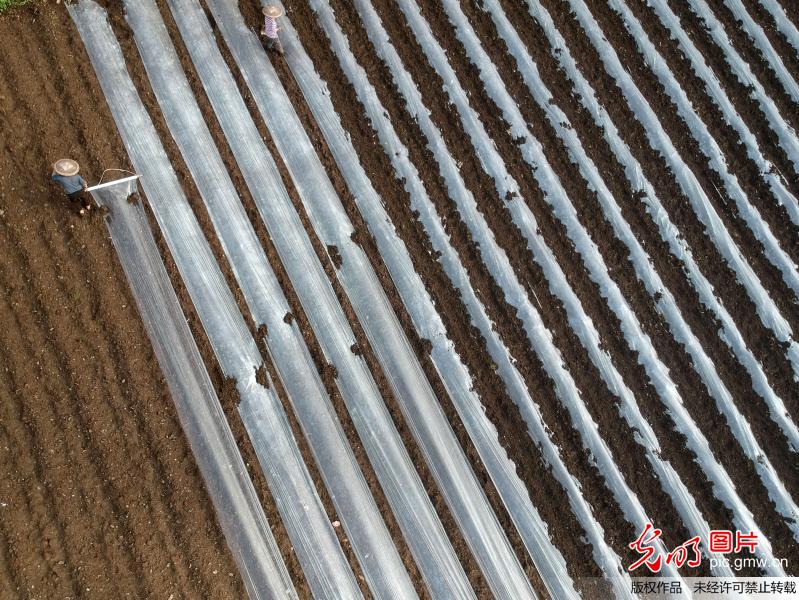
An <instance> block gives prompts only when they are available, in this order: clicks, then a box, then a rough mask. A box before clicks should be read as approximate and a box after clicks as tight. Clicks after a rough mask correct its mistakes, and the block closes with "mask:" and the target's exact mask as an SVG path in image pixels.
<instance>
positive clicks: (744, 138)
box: [624, 1, 799, 226]
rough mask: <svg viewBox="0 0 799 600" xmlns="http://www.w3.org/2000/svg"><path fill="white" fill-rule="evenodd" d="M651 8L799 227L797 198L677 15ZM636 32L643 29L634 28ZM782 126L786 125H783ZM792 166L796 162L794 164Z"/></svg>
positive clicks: (792, 152)
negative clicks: (768, 158)
mask: <svg viewBox="0 0 799 600" xmlns="http://www.w3.org/2000/svg"><path fill="white" fill-rule="evenodd" d="M650 6H651V8H652V10H653V11H655V14H657V16H658V18H659V19H660V21H661V22H662V23H663V25H664V26H665V27H666V28H667V29H668V30H669V33H670V34H671V36H672V37H673V38H674V39H676V40H677V43H678V44H679V48H680V50H682V52H683V54H684V55H685V57H686V58H687V59H688V60H689V61H690V62H691V67H692V68H693V70H694V73H695V74H696V75H697V77H699V78H700V79H701V80H702V81H704V82H705V91H706V92H707V94H708V96H709V97H710V98H711V99H712V100H713V102H714V103H715V104H716V106H717V107H718V108H719V110H720V111H721V113H722V115H724V119H725V121H726V122H727V123H729V124H730V125H731V126H732V128H733V129H734V130H735V132H736V133H737V134H738V136H739V138H740V140H741V142H742V143H743V145H744V146H745V148H746V155H747V157H749V160H751V161H752V162H753V163H754V164H755V166H756V167H757V168H758V170H759V171H760V176H761V177H762V178H763V180H764V181H766V183H768V186H769V189H770V190H771V192H772V194H774V197H775V198H776V199H777V202H779V203H780V204H781V205H782V206H784V207H785V210H786V212H787V213H788V216H789V217H790V219H791V221H792V222H793V223H794V225H798V226H799V203H798V202H797V200H796V197H794V196H793V194H791V192H790V191H788V190H787V189H786V187H785V185H784V184H783V179H782V177H781V175H780V173H779V172H778V171H776V167H775V166H774V165H773V164H772V163H771V162H770V161H768V160H767V159H766V158H765V157H764V156H763V154H762V152H761V151H760V147H759V144H758V141H757V138H756V137H755V136H754V134H753V133H752V131H751V130H750V129H749V127H748V126H747V124H746V123H745V122H744V120H743V118H742V117H741V115H740V114H739V113H738V111H737V110H735V106H733V104H732V102H731V101H730V99H729V97H728V96H727V93H726V92H725V91H724V89H723V88H722V86H721V83H720V82H719V80H718V78H717V77H716V75H715V73H713V71H712V70H711V69H710V67H708V65H707V63H706V62H705V58H704V56H703V55H702V53H701V52H700V51H699V50H697V48H696V46H694V43H693V41H692V40H691V38H690V37H689V36H688V34H687V33H686V32H685V30H684V29H683V28H682V26H681V25H680V21H679V19H678V18H677V15H675V14H674V13H673V12H672V10H671V8H670V7H669V5H668V4H667V3H666V2H657V1H655V2H652V3H650ZM624 18H625V19H628V18H629V19H633V20H634V19H635V17H634V16H633V15H632V13H629V14H625V15H624ZM637 31H642V30H641V29H638V28H637ZM640 43H645V44H646V45H647V46H648V47H650V48H651V43H649V42H648V40H647V41H646V42H644V41H643V40H641V41H639V44H640ZM778 115H779V113H778ZM780 118H781V117H780ZM781 127H787V126H786V125H785V124H784V122H783V123H782V124H781ZM787 140H788V141H790V144H788V146H787V147H783V150H785V152H786V153H787V154H788V156H789V157H791V156H793V158H794V160H795V161H796V160H797V159H799V154H797V152H796V151H797V150H799V146H798V145H797V144H796V143H795V142H796V139H795V138H794V137H793V136H787ZM794 164H797V163H796V162H795V163H794Z"/></svg>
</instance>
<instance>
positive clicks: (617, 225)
mask: <svg viewBox="0 0 799 600" xmlns="http://www.w3.org/2000/svg"><path fill="white" fill-rule="evenodd" d="M447 5H448V2H447ZM485 6H486V7H487V8H488V10H490V11H491V14H492V17H493V18H494V21H495V22H496V23H497V25H498V31H499V33H500V35H501V36H502V37H503V39H504V40H505V41H506V44H507V45H508V48H509V49H511V53H512V54H513V55H514V56H515V57H516V59H517V61H518V64H519V66H520V69H521V70H522V71H523V73H524V77H525V80H526V82H527V85H528V88H529V89H530V93H531V95H532V96H533V97H534V98H535V100H536V102H538V104H539V106H540V107H541V108H542V110H543V111H544V112H545V113H546V115H547V117H548V119H549V122H550V124H551V125H552V127H553V128H554V129H555V131H556V132H557V134H558V137H559V138H560V139H561V140H562V141H563V142H564V144H565V145H566V147H567V148H568V150H569V154H570V156H571V158H572V160H573V161H574V162H575V163H576V164H577V166H578V168H579V170H580V172H581V174H582V175H583V177H584V178H585V180H586V182H588V183H589V185H590V186H591V187H592V188H593V189H594V190H595V191H596V193H597V200H598V201H599V203H600V205H601V206H602V210H603V213H604V216H605V218H606V219H607V220H608V221H609V222H610V224H611V225H612V227H613V230H614V233H615V234H616V236H617V238H618V239H619V240H620V241H622V242H623V243H624V244H625V246H626V247H627V248H628V249H629V251H630V259H631V262H632V264H633V267H634V268H635V272H636V275H637V276H638V278H639V279H640V280H641V281H642V282H643V283H644V285H645V287H646V290H647V292H648V293H649V294H650V296H651V297H652V298H653V301H654V303H655V306H656V308H657V310H658V312H660V313H661V314H662V315H663V317H664V318H665V320H666V322H667V323H668V325H669V328H670V330H671V332H672V334H673V335H674V337H675V339H676V340H677V341H678V342H679V343H680V344H682V345H684V346H685V348H686V349H687V350H688V352H689V353H690V355H691V357H692V359H693V361H694V368H695V369H696V371H697V373H698V374H699V376H700V377H701V379H702V381H703V382H704V384H705V386H706V387H707V389H708V391H709V392H710V393H711V395H712V397H713V398H714V399H715V400H716V403H717V406H718V408H719V411H720V412H721V413H722V414H723V415H724V416H725V418H726V420H727V422H728V424H729V426H730V429H731V430H732V432H733V435H734V436H735V437H736V439H737V440H738V442H739V444H740V445H741V448H742V449H743V451H744V453H745V454H746V455H747V457H749V458H750V459H751V460H752V461H753V464H754V467H755V469H756V470H757V471H758V472H759V473H760V476H761V478H762V480H763V483H764V485H765V486H766V488H767V490H768V491H769V494H770V496H771V498H772V499H773V500H774V502H775V504H776V505H777V506H779V507H780V510H781V512H782V514H783V515H784V516H785V517H786V518H788V519H790V520H794V519H795V518H796V517H797V516H799V509H797V507H796V505H795V503H794V502H793V500H792V499H791V497H790V496H789V495H788V493H787V492H786V490H785V489H784V485H783V484H782V482H781V480H780V478H779V477H778V476H777V474H776V473H775V471H774V469H773V467H772V465H771V464H770V462H769V461H768V459H767V458H765V455H764V453H763V451H762V450H761V448H760V446H759V444H758V442H757V441H756V439H755V437H754V435H753V433H752V430H751V427H750V426H749V423H748V422H747V420H746V419H745V418H744V416H743V415H741V413H740V412H739V411H738V409H737V407H736V405H735V403H734V401H733V399H732V397H731V395H730V393H729V391H728V390H727V388H726V386H725V385H724V384H723V382H722V381H721V380H720V379H719V377H718V375H717V373H716V371H715V367H714V365H713V362H712V361H711V359H710V358H709V357H708V356H707V354H706V353H705V351H704V349H703V348H702V345H701V343H700V341H699V340H698V339H697V338H696V336H695V335H694V333H693V332H692V331H691V329H690V326H689V325H688V324H687V323H686V322H685V320H684V318H683V316H682V314H681V312H680V310H679V307H678V306H677V303H676V301H675V299H674V297H673V295H672V293H671V292H670V290H668V288H666V287H665V285H664V284H663V282H662V280H661V279H660V276H659V275H658V274H657V272H656V270H655V268H654V265H653V264H652V262H651V259H650V258H649V256H648V255H647V253H646V251H645V250H644V249H643V247H642V246H641V244H640V242H639V241H638V240H637V238H636V236H635V234H634V233H633V231H632V230H631V229H630V227H629V225H628V223H627V222H626V221H625V220H624V217H623V215H622V213H621V209H620V208H619V206H618V204H617V203H616V201H615V199H614V198H613V196H612V193H611V192H610V190H609V189H608V187H607V185H606V184H605V182H604V180H603V178H602V176H601V175H600V173H599V170H598V169H597V167H596V165H595V164H594V163H593V161H592V160H591V159H590V157H588V156H587V154H586V152H585V150H584V148H583V146H582V143H581V142H580V140H579V138H578V136H577V134H576V133H575V132H574V129H573V128H572V127H571V124H570V123H569V119H568V117H567V116H566V115H565V114H564V113H563V111H562V110H560V109H559V108H558V107H557V106H556V105H555V103H554V102H553V101H552V100H553V99H552V94H551V93H550V92H549V90H548V89H547V87H546V84H545V83H544V82H543V81H542V80H541V78H540V76H539V75H538V72H537V69H536V67H535V64H533V62H532V60H531V58H530V56H529V54H527V52H526V50H525V49H524V47H523V45H522V44H521V41H520V40H519V38H518V36H517V35H516V33H515V31H513V30H512V28H511V27H510V24H509V23H508V22H507V19H505V18H504V15H502V14H501V11H498V10H497V8H498V6H497V3H496V0H485ZM463 27H464V25H463V24H461V25H459V28H461V29H462V28H463ZM462 35H465V34H462ZM468 41H469V40H465V44H466V47H467V52H469V53H470V54H471V53H473V52H477V51H478V50H477V48H475V46H474V43H472V44H469V43H468ZM479 61H480V58H477V59H476V60H475V62H479ZM495 101H497V103H498V105H499V106H500V107H501V108H502V109H503V114H505V115H506V120H508V121H509V122H511V123H514V124H515V125H514V131H513V134H514V136H519V135H522V134H523V135H525V136H529V135H531V134H530V133H529V132H527V131H526V128H525V129H518V130H517V129H516V127H519V128H523V127H524V125H523V122H520V121H519V120H518V117H519V116H520V115H516V116H515V117H514V116H509V115H508V112H510V111H513V110H514V109H513V106H512V105H509V103H510V102H511V100H510V97H509V96H507V94H505V95H503V97H500V98H495ZM558 198H562V199H563V200H559V199H558ZM553 201H554V202H560V203H565V202H566V200H565V195H563V196H562V197H554V198H553ZM563 210H567V211H570V212H571V213H572V214H571V215H567V216H566V220H569V221H571V222H572V223H573V225H571V226H570V228H571V227H577V224H576V223H574V219H575V218H576V215H575V214H574V209H573V208H572V207H571V206H570V205H568V206H563V207H561V208H560V209H556V214H558V215H559V216H560V215H562V211H563ZM574 242H575V245H576V246H577V247H578V248H581V247H582V248H584V249H586V250H587V251H589V252H592V249H591V246H590V245H588V244H587V242H586V238H585V236H582V241H580V240H574ZM603 295H604V294H603ZM608 296H612V294H608ZM617 301H618V297H617ZM617 304H618V302H617ZM639 351H640V350H639ZM758 372H759V373H760V374H761V375H762V369H759V365H758ZM765 387H766V391H767V394H766V399H767V403H768V404H769V407H770V408H771V409H772V417H773V418H774V420H775V422H776V423H778V424H779V425H780V426H781V427H782V428H783V431H784V433H785V435H786V438H787V439H788V441H789V443H790V444H791V445H792V446H793V447H794V448H799V437H797V432H796V426H795V424H794V423H793V421H792V420H791V419H790V418H789V417H788V415H787V411H786V409H785V406H784V403H783V402H782V400H781V399H780V398H779V397H777V396H776V395H775V394H774V392H773V391H772V390H771V389H770V387H768V382H767V381H766V382H765Z"/></svg>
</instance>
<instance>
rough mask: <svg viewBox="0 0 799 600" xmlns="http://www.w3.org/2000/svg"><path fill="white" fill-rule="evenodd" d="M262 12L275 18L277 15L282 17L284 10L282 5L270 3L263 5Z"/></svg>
mask: <svg viewBox="0 0 799 600" xmlns="http://www.w3.org/2000/svg"><path fill="white" fill-rule="evenodd" d="M264 14H265V15H266V16H267V17H270V18H272V19H277V18H278V17H282V16H283V15H284V14H285V11H284V10H283V7H282V6H277V5H276V4H270V5H269V6H264Z"/></svg>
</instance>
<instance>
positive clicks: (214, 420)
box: [70, 4, 296, 598]
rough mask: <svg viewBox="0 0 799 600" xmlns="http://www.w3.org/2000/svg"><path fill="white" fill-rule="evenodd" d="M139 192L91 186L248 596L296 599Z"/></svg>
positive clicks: (76, 10)
mask: <svg viewBox="0 0 799 600" xmlns="http://www.w3.org/2000/svg"><path fill="white" fill-rule="evenodd" d="M70 10H71V12H72V14H73V17H74V18H75V19H76V22H83V21H84V19H92V18H93V17H92V16H91V15H95V16H96V15H98V13H96V12H94V11H93V9H92V8H91V7H89V8H88V11H89V12H88V13H86V12H84V11H86V10H87V7H86V5H85V4H81V5H79V6H77V7H75V6H73V7H71V9H70ZM82 33H84V34H85V33H86V30H85V29H82ZM90 35H91V34H89V36H90ZM90 43H91V42H90ZM136 191H137V188H136V184H135V182H133V181H128V182H126V183H120V184H116V185H114V184H111V185H108V186H104V187H102V188H99V189H96V190H94V191H92V196H93V197H94V199H95V200H96V201H97V203H98V204H99V205H100V206H103V207H106V208H107V209H108V211H109V212H108V215H107V216H106V219H105V221H106V225H107V227H108V230H109V232H110V233H111V239H112V241H113V244H114V247H115V248H116V250H117V254H118V255H119V259H120V262H121V263H122V267H123V269H124V271H125V275H126V276H127V279H128V283H129V284H130V287H131V290H132V291H133V297H134V298H135V299H136V304H137V306H138V307H139V312H140V314H141V316H142V320H143V321H144V325H145V327H146V329H147V333H148V335H149V337H150V340H151V341H152V344H153V349H154V351H155V355H156V357H157V359H158V363H159V365H160V366H161V371H162V372H163V374H164V378H165V379H166V381H167V384H168V386H169V390H170V392H171V394H172V399H173V401H174V402H175V407H176V408H177V413H178V417H179V418H180V423H181V425H182V427H183V431H184V432H185V434H186V437H187V439H188V440H189V444H190V445H191V448H192V452H193V454H194V457H195V459H196V460H197V465H198V467H199V469H200V472H201V473H202V476H203V479H204V480H205V483H206V486H207V487H208V491H209V495H210V496H211V500H212V502H213V504H214V507H215V508H216V513H217V517H218V519H219V522H220V524H221V526H222V531H223V532H224V534H225V538H226V539H227V542H228V545H229V546H230V549H231V551H232V553H233V557H234V558H235V560H236V563H237V565H238V567H239V571H240V572H241V574H242V578H243V580H244V584H245V586H246V588H247V591H248V593H249V594H250V597H251V598H285V597H295V596H296V594H295V592H294V587H293V585H292V583H291V579H290V578H289V575H288V571H287V570H286V566H285V565H284V564H283V560H282V558H281V557H280V553H279V551H278V549H277V544H276V543H275V540H274V538H273V537H272V533H271V531H270V528H269V524H268V523H267V521H266V517H265V515H264V512H263V509H262V508H261V505H260V502H259V501H258V497H257V495H256V493H255V489H254V488H253V485H252V481H250V478H249V476H248V475H247V469H246V467H245V466H244V462H243V461H242V458H241V455H240V454H239V451H238V448H237V447H236V442H235V440H234V438H233V435H232V433H231V431H230V428H229V427H228V424H227V421H226V420H225V415H224V412H223V411H222V407H221V405H220V403H219V399H218V398H217V396H216V393H215V392H214V387H213V384H212V383H211V380H210V378H209V377H208V372H207V371H206V369H205V366H204V365H203V362H202V357H201V356H200V352H199V350H198V349H197V345H196V344H195V342H194V338H193V337H192V335H191V331H189V327H188V325H186V317H185V315H184V314H183V312H182V311H181V309H180V303H179V301H178V299H177V296H176V295H175V291H174V289H173V288H172V284H171V283H170V280H169V275H168V274H167V272H166V268H165V267H164V264H163V261H162V260H161V255H160V254H159V252H158V247H157V246H156V243H155V240H154V238H153V236H152V232H151V231H150V225H149V223H148V221H147V216H146V215H145V213H144V209H143V207H142V205H141V203H140V202H139V201H138V200H137V199H136V196H135V195H134V196H132V194H135V193H136ZM134 200H135V201H134Z"/></svg>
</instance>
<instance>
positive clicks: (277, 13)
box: [261, 4, 283, 54]
mask: <svg viewBox="0 0 799 600" xmlns="http://www.w3.org/2000/svg"><path fill="white" fill-rule="evenodd" d="M282 16H283V7H281V6H276V5H274V4H270V5H269V6H265V7H264V28H263V29H262V30H261V35H262V36H264V37H265V38H266V49H267V50H271V51H277V52H279V53H280V54H283V45H282V44H281V43H280V40H279V39H278V37H277V32H278V31H280V27H278V26H277V19H278V17H282Z"/></svg>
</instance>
